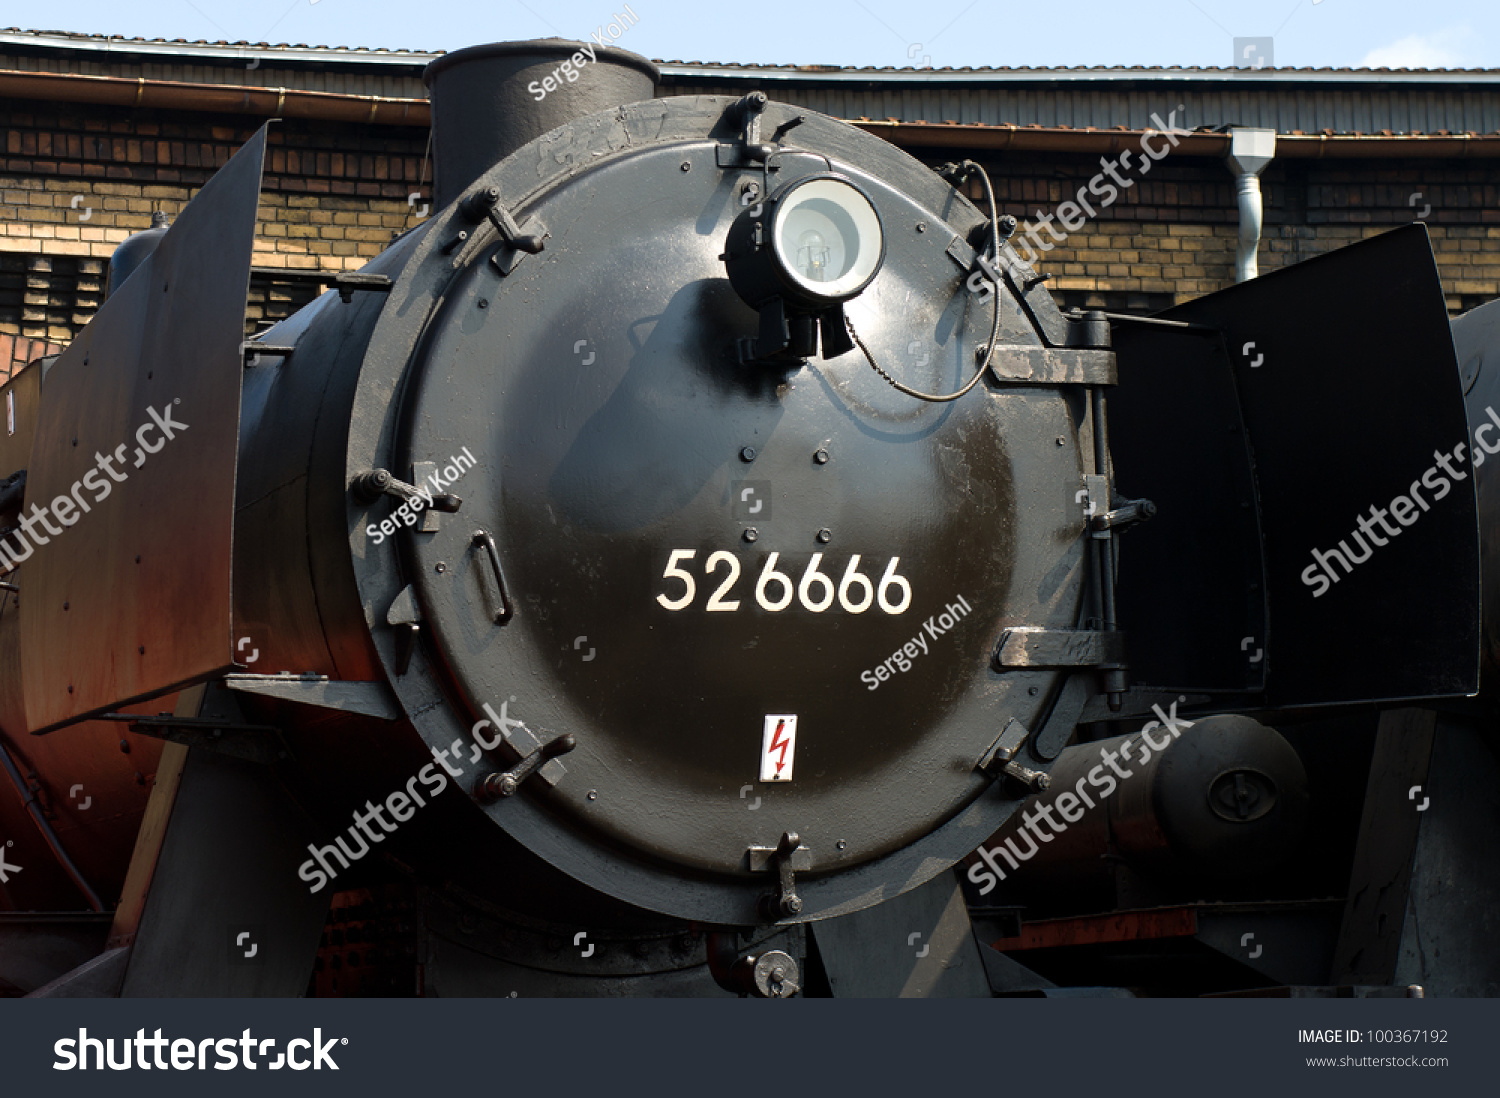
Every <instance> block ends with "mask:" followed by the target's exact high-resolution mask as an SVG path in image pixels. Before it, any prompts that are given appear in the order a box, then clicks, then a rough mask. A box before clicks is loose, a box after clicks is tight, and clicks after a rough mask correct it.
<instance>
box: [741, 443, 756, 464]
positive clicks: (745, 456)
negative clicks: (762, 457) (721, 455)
mask: <svg viewBox="0 0 1500 1098" xmlns="http://www.w3.org/2000/svg"><path fill="white" fill-rule="evenodd" d="M740 460H741V461H754V460H755V447H754V446H746V447H745V448H744V449H742V450H741V451H740Z"/></svg>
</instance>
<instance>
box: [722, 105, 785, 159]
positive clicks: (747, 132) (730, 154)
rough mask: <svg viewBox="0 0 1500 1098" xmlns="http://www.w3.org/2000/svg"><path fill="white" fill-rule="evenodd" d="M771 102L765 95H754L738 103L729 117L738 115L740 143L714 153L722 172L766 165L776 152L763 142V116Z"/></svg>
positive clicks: (726, 146) (731, 109)
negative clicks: (761, 125)
mask: <svg viewBox="0 0 1500 1098" xmlns="http://www.w3.org/2000/svg"><path fill="white" fill-rule="evenodd" d="M769 102H770V100H769V98H767V96H766V93H765V92H762V91H755V92H751V93H750V94H749V95H746V96H744V97H742V98H740V99H739V100H737V101H736V102H734V103H733V104H732V105H731V106H730V107H729V110H728V111H726V112H725V113H726V114H731V113H732V114H737V115H738V116H739V123H740V140H739V144H737V145H730V144H723V145H719V146H717V147H716V148H715V149H714V162H715V164H717V165H718V166H719V167H721V168H747V167H751V166H753V165H756V164H763V163H765V161H766V158H767V157H769V156H770V155H771V154H772V153H773V152H775V151H776V148H775V146H774V145H767V144H764V143H763V142H762V141H761V139H760V121H761V114H762V113H763V112H764V111H765V109H766V104H767V103H769Z"/></svg>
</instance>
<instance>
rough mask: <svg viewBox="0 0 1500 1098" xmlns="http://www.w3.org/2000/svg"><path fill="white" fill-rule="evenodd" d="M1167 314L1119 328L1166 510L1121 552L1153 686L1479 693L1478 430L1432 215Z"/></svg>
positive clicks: (1123, 470)
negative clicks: (1472, 426) (1452, 329)
mask: <svg viewBox="0 0 1500 1098" xmlns="http://www.w3.org/2000/svg"><path fill="white" fill-rule="evenodd" d="M1159 319H1160V320H1163V321H1168V322H1175V324H1176V326H1175V327H1172V326H1160V325H1149V324H1139V323H1128V322H1127V323H1122V324H1119V325H1118V326H1117V328H1116V343H1115V346H1116V350H1117V352H1118V354H1119V364H1120V387H1119V389H1118V390H1116V391H1115V392H1112V393H1111V394H1110V397H1109V410H1110V429H1111V443H1112V448H1113V452H1114V462H1115V467H1116V470H1117V473H1118V476H1119V478H1120V480H1121V482H1122V483H1123V484H1125V485H1127V486H1130V485H1133V484H1135V483H1136V482H1137V481H1139V483H1140V484H1142V485H1149V491H1150V493H1151V495H1152V498H1153V499H1154V500H1155V501H1156V502H1157V503H1158V505H1159V517H1158V518H1156V519H1155V520H1154V521H1152V522H1150V523H1147V524H1145V525H1144V526H1143V527H1142V528H1141V529H1140V530H1138V531H1133V532H1132V533H1131V535H1130V536H1129V537H1128V538H1127V539H1125V545H1124V548H1123V550H1122V552H1121V557H1120V568H1119V573H1120V603H1121V611H1120V616H1121V619H1122V620H1123V621H1127V622H1129V623H1130V631H1131V634H1132V635H1131V657H1132V661H1133V667H1134V670H1135V672H1136V675H1137V678H1138V680H1139V681H1142V682H1144V683H1147V684H1151V685H1157V686H1163V687H1179V688H1186V689H1195V690H1205V691H1212V692H1222V693H1229V692H1242V693H1243V692H1247V691H1248V692H1259V691H1260V690H1262V689H1263V690H1264V695H1265V701H1266V702H1267V703H1269V704H1271V705H1277V706H1294V705H1322V704H1335V703H1340V702H1353V701H1365V700H1370V701H1395V700H1399V699H1404V698H1424V697H1442V696H1454V695H1464V694H1472V693H1473V692H1474V691H1476V690H1477V689H1478V675H1479V527H1478V520H1477V511H1476V503H1475V494H1474V476H1473V468H1472V465H1471V460H1472V459H1471V455H1470V450H1469V447H1470V446H1471V445H1472V440H1471V438H1470V435H1469V427H1468V420H1467V418H1466V415H1465V409H1464V394H1463V386H1462V383H1461V379H1460V376H1459V371H1458V365H1457V361H1456V358H1455V355H1454V351H1453V340H1452V337H1451V336H1450V334H1449V322H1448V317H1447V309H1446V307H1445V303H1444V298H1443V290H1442V284H1441V281H1440V279H1439V277H1438V272H1437V265H1436V261H1435V259H1434V257H1433V254H1432V248H1431V245H1430V244H1429V242H1428V238H1427V229H1426V226H1423V225H1413V226H1410V227H1408V228H1402V229H1397V230H1395V231H1393V232H1389V233H1386V234H1384V235H1382V236H1379V237H1376V238H1374V239H1372V240H1367V241H1363V242H1361V243H1358V244H1354V245H1351V246H1349V247H1347V248H1344V249H1342V250H1340V251H1337V252H1334V253H1332V254H1331V255H1327V256H1321V257H1319V258H1316V259H1311V260H1308V261H1306V262H1303V263H1299V264H1297V265H1295V266H1293V267H1290V268H1287V269H1285V270H1282V271H1277V272H1275V273H1272V274H1268V275H1264V276H1262V277H1260V278H1257V279H1254V280H1252V281H1249V282H1246V283H1243V284H1241V285H1239V286H1235V287H1233V288H1232V289H1228V290H1224V291H1221V292H1220V293H1216V294H1210V295H1208V296H1207V297H1203V298H1200V299H1198V300H1197V301H1193V302H1190V303H1188V304H1186V305H1181V306H1178V307H1177V308H1175V309H1172V310H1169V311H1168V312H1166V313H1163V314H1162V315H1161V317H1160V318H1159ZM1257 526H1258V527H1259V534H1258V536H1257V535H1256V528H1257ZM1371 653H1383V654H1385V656H1392V657H1394V658H1384V657H1382V658H1373V657H1372V655H1371ZM1262 678H1263V685H1262Z"/></svg>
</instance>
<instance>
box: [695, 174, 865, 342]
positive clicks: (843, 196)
mask: <svg viewBox="0 0 1500 1098" xmlns="http://www.w3.org/2000/svg"><path fill="white" fill-rule="evenodd" d="M724 262H725V268H726V270H727V272H728V274H729V281H730V283H731V284H732V285H733V286H734V288H735V291H736V292H737V293H738V294H739V295H740V297H742V298H744V300H745V302H746V304H748V305H750V306H751V307H753V308H755V309H758V310H760V312H761V334H760V338H759V339H758V340H757V341H755V346H754V348H753V349H752V350H751V351H750V352H749V353H742V355H741V357H742V358H756V359H765V360H785V359H788V358H801V357H807V356H809V355H811V354H813V353H815V351H816V349H817V342H816V327H815V325H818V324H819V322H821V323H820V326H821V328H822V332H823V357H824V358H832V357H835V356H836V355H840V354H843V353H844V352H845V351H847V350H849V349H850V348H851V347H852V344H851V343H850V342H849V338H848V334H847V332H846V331H845V330H844V326H843V310H842V309H841V308H840V307H839V306H841V305H842V304H843V302H845V301H848V300H849V299H850V298H852V297H854V296H856V295H857V294H858V293H859V292H860V291H861V290H863V289H864V288H865V287H866V286H868V285H869V284H870V282H871V281H872V280H873V279H874V278H875V276H876V275H877V274H878V273H879V272H880V267H881V264H882V263H884V262H885V230H884V227H883V226H882V225H881V221H880V214H879V212H878V211H877V210H876V209H875V205H874V203H872V202H871V201H870V199H869V197H868V196H867V195H866V194H865V192H864V191H862V190H860V189H859V188H858V187H857V186H855V185H854V184H853V183H851V182H850V181H849V180H848V179H845V178H844V177H843V176H840V175H832V174H827V173H825V174H821V175H813V176H808V177H806V178H804V179H799V180H796V181H795V182H792V183H788V184H787V185H786V186H785V187H783V188H781V189H780V190H779V191H777V192H776V193H775V194H774V195H772V196H771V197H770V198H768V199H766V200H765V201H764V202H763V203H760V204H759V205H756V206H752V207H751V208H750V209H748V210H746V211H745V212H744V213H742V214H741V215H740V216H739V217H738V218H737V219H736V220H735V223H734V225H733V226H731V227H730V230H729V237H728V240H727V241H726V248H725V253H724ZM768 314H769V315H768ZM783 332H784V334H785V339H784V340H783V339H782V338H781V334H782V333H783ZM778 344H780V345H779V346H778Z"/></svg>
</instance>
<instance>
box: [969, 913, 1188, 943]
mask: <svg viewBox="0 0 1500 1098" xmlns="http://www.w3.org/2000/svg"><path fill="white" fill-rule="evenodd" d="M1197 933H1198V915H1197V912H1196V911H1194V909H1193V908H1190V907H1167V908H1161V909H1159V910H1155V911H1126V912H1122V913H1120V914H1115V915H1086V916H1083V917H1081V918H1077V919H1047V920H1044V921H1042V922H1036V923H1027V924H1026V925H1025V926H1023V927H1021V934H1020V936H1019V937H1017V938H1001V939H999V940H998V941H994V942H991V943H990V948H992V949H998V950H999V951H1000V952H1001V953H1014V952H1018V951H1020V950H1026V949H1055V948H1057V947H1059V946H1083V945H1104V944H1106V943H1110V942H1143V941H1155V940H1157V939H1160V938H1191V937H1193V936H1194V935H1195V934H1197Z"/></svg>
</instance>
